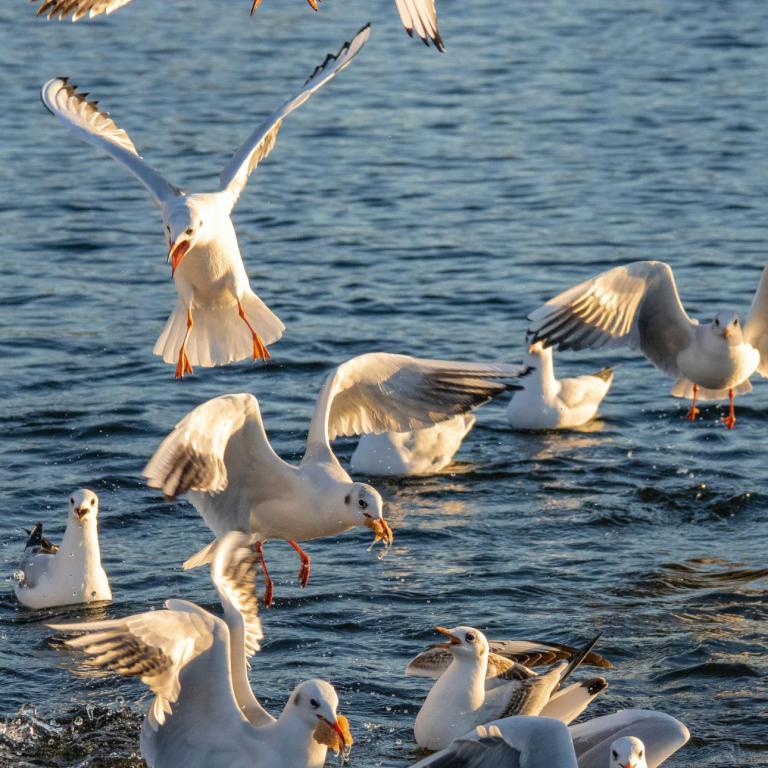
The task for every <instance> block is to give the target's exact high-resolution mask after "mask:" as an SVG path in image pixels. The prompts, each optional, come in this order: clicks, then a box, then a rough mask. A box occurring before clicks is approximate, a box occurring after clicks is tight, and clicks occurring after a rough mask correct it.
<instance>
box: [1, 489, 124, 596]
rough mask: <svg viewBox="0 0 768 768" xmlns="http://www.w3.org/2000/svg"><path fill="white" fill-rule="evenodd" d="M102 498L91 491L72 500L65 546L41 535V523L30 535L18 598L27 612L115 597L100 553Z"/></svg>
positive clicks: (19, 575)
mask: <svg viewBox="0 0 768 768" xmlns="http://www.w3.org/2000/svg"><path fill="white" fill-rule="evenodd" d="M98 516H99V498H98V496H97V495H96V494H95V493H94V492H93V491H89V490H88V489H87V488H82V489H80V490H79V491H75V492H74V493H73V494H72V495H71V496H70V497H69V514H68V515H67V528H66V530H65V531H64V538H63V539H62V540H61V544H59V545H58V546H56V545H55V544H52V543H51V542H50V541H49V540H48V539H47V538H46V537H45V536H44V535H43V524H42V523H38V524H37V525H36V526H35V527H34V528H33V529H32V531H31V532H30V534H29V539H28V540H27V544H26V547H25V548H24V555H23V557H22V558H21V562H20V563H19V570H18V571H17V572H16V573H15V574H14V577H13V580H14V585H13V590H14V592H15V593H16V598H17V599H18V601H19V602H20V603H21V604H22V605H26V606H27V607H28V608H54V607H56V606H60V605H77V604H79V603H95V602H100V601H103V600H111V599H112V590H111V589H110V588H109V579H108V578H107V574H106V573H105V571H104V569H103V568H102V567H101V553H100V551H99V529H98V522H97V518H98Z"/></svg>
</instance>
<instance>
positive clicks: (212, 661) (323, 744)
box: [51, 532, 351, 768]
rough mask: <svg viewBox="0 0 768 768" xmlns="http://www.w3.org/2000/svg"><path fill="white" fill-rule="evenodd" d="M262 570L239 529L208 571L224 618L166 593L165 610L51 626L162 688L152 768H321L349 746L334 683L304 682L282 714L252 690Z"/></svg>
mask: <svg viewBox="0 0 768 768" xmlns="http://www.w3.org/2000/svg"><path fill="white" fill-rule="evenodd" d="M258 569H259V565H258V557H257V554H256V552H255V551H254V549H253V547H252V545H251V544H250V540H249V537H248V536H246V535H245V534H242V533H236V532H232V533H230V534H229V535H228V536H226V537H224V538H223V539H222V542H221V546H219V547H218V549H217V552H216V557H215V558H214V560H213V563H212V568H211V577H212V579H213V583H214V585H215V586H216V590H217V592H218V593H219V597H220V599H221V604H222V607H223V609H224V618H223V619H221V618H218V617H217V616H214V615H213V614H211V613H209V612H208V611H206V610H204V609H203V608H200V607H199V606H198V605H195V604H194V603H190V602H187V601H186V600H168V601H167V602H166V604H165V610H158V611H149V612H148V613H140V614H136V615H133V616H126V617H125V618H122V619H111V620H108V621H92V622H84V623H80V624H52V625H51V627H52V629H55V630H57V631H61V632H67V633H72V632H79V633H83V634H81V635H79V636H78V637H75V638H72V639H70V640H67V642H66V644H67V645H68V646H69V647H70V648H74V649H76V650H79V651H82V652H83V653H85V654H86V655H87V657H88V663H89V664H90V665H91V666H93V667H96V668H100V669H108V670H111V671H113V672H116V673H117V674H119V675H124V676H131V677H139V678H140V679H141V680H142V682H144V683H145V684H146V685H147V686H149V688H150V689H151V690H152V692H153V693H154V694H155V698H154V700H153V702H152V704H151V706H150V708H149V711H148V712H147V715H146V717H145V719H144V723H143V725H142V729H141V756H142V757H143V758H144V759H145V760H146V762H147V764H148V765H149V766H150V768H179V766H184V768H274V767H275V766H292V767H293V766H295V767H296V768H320V766H322V765H324V764H325V757H326V752H327V748H328V747H331V748H333V749H334V750H336V751H337V752H338V751H347V749H348V748H349V747H350V746H351V736H350V734H349V730H348V727H347V721H346V718H344V717H343V716H342V715H339V714H338V712H337V707H338V696H337V695H336V691H335V690H334V688H333V686H332V685H331V684H330V683H327V682H325V681H323V680H308V681H306V682H303V683H301V684H300V685H298V686H297V687H296V688H295V689H294V691H293V693H291V695H290V697H289V699H288V702H287V703H286V705H285V707H284V709H283V711H282V713H281V715H280V717H278V718H277V719H275V718H274V717H272V715H270V714H269V713H268V712H267V711H266V710H265V709H264V708H263V707H262V706H261V704H260V703H259V701H258V699H257V698H256V697H255V696H254V694H253V691H252V689H251V687H250V683H249V682H248V658H249V657H250V656H252V655H253V654H254V653H255V652H256V651H258V650H259V648H260V645H259V641H260V640H261V639H262V637H263V633H262V629H261V622H260V619H259V615H258V602H257V599H256V596H255V594H254V587H255V584H256V578H257V574H258Z"/></svg>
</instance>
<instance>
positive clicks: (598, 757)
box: [570, 709, 691, 768]
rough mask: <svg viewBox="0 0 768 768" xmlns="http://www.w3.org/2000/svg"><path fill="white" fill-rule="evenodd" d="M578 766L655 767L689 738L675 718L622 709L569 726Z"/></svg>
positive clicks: (582, 767) (654, 712)
mask: <svg viewBox="0 0 768 768" xmlns="http://www.w3.org/2000/svg"><path fill="white" fill-rule="evenodd" d="M570 732H571V738H572V739H573V746H574V749H575V751H576V757H577V760H578V763H579V768H606V766H610V768H628V767H629V768H658V766H660V765H662V763H664V762H665V761H666V760H667V759H668V758H669V757H670V756H671V755H673V754H674V753H675V752H677V751H678V750H679V749H680V748H681V747H683V746H684V745H685V744H686V743H687V742H688V739H690V737H691V735H690V733H689V732H688V729H687V728H686V727H685V725H683V723H681V722H680V721H679V720H677V719H676V718H674V717H672V716H671V715H668V714H666V713H664V712H656V711H654V710H651V709H624V710H620V711H619V712H614V713H613V714H612V715H605V716H603V717H596V718H594V719H592V720H587V721H586V722H583V723H577V724H576V725H572V726H570Z"/></svg>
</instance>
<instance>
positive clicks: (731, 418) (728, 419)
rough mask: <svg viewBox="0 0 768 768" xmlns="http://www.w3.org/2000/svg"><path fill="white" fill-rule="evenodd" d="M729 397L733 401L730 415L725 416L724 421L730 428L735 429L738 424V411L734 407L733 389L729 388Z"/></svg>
mask: <svg viewBox="0 0 768 768" xmlns="http://www.w3.org/2000/svg"><path fill="white" fill-rule="evenodd" d="M728 399H729V400H730V401H731V409H730V411H728V415H727V416H725V417H724V418H723V423H724V424H725V426H726V427H728V429H733V428H734V427H735V426H736V411H735V410H734V407H733V390H732V389H729V390H728Z"/></svg>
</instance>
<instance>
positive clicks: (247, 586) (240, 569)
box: [211, 531, 264, 656]
mask: <svg viewBox="0 0 768 768" xmlns="http://www.w3.org/2000/svg"><path fill="white" fill-rule="evenodd" d="M259 570H260V566H259V557H258V554H257V552H256V548H255V545H253V544H252V543H251V537H250V536H249V535H248V534H245V533H241V532H240V531H230V532H229V533H228V534H227V535H226V536H224V538H222V540H221V541H220V542H219V543H218V546H217V547H216V554H215V556H214V558H213V563H212V564H211V580H212V581H213V583H214V585H215V586H216V590H217V591H218V593H219V597H220V598H221V602H222V604H223V606H224V613H225V614H227V613H228V612H230V611H236V612H237V613H238V614H239V615H240V617H241V618H242V622H243V627H244V630H245V653H246V656H253V654H254V653H256V652H257V651H259V650H260V649H261V644H260V641H261V640H262V639H263V638H264V632H263V630H262V628H261V619H260V618H259V601H258V599H257V597H256V579H257V576H258V572H259Z"/></svg>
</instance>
